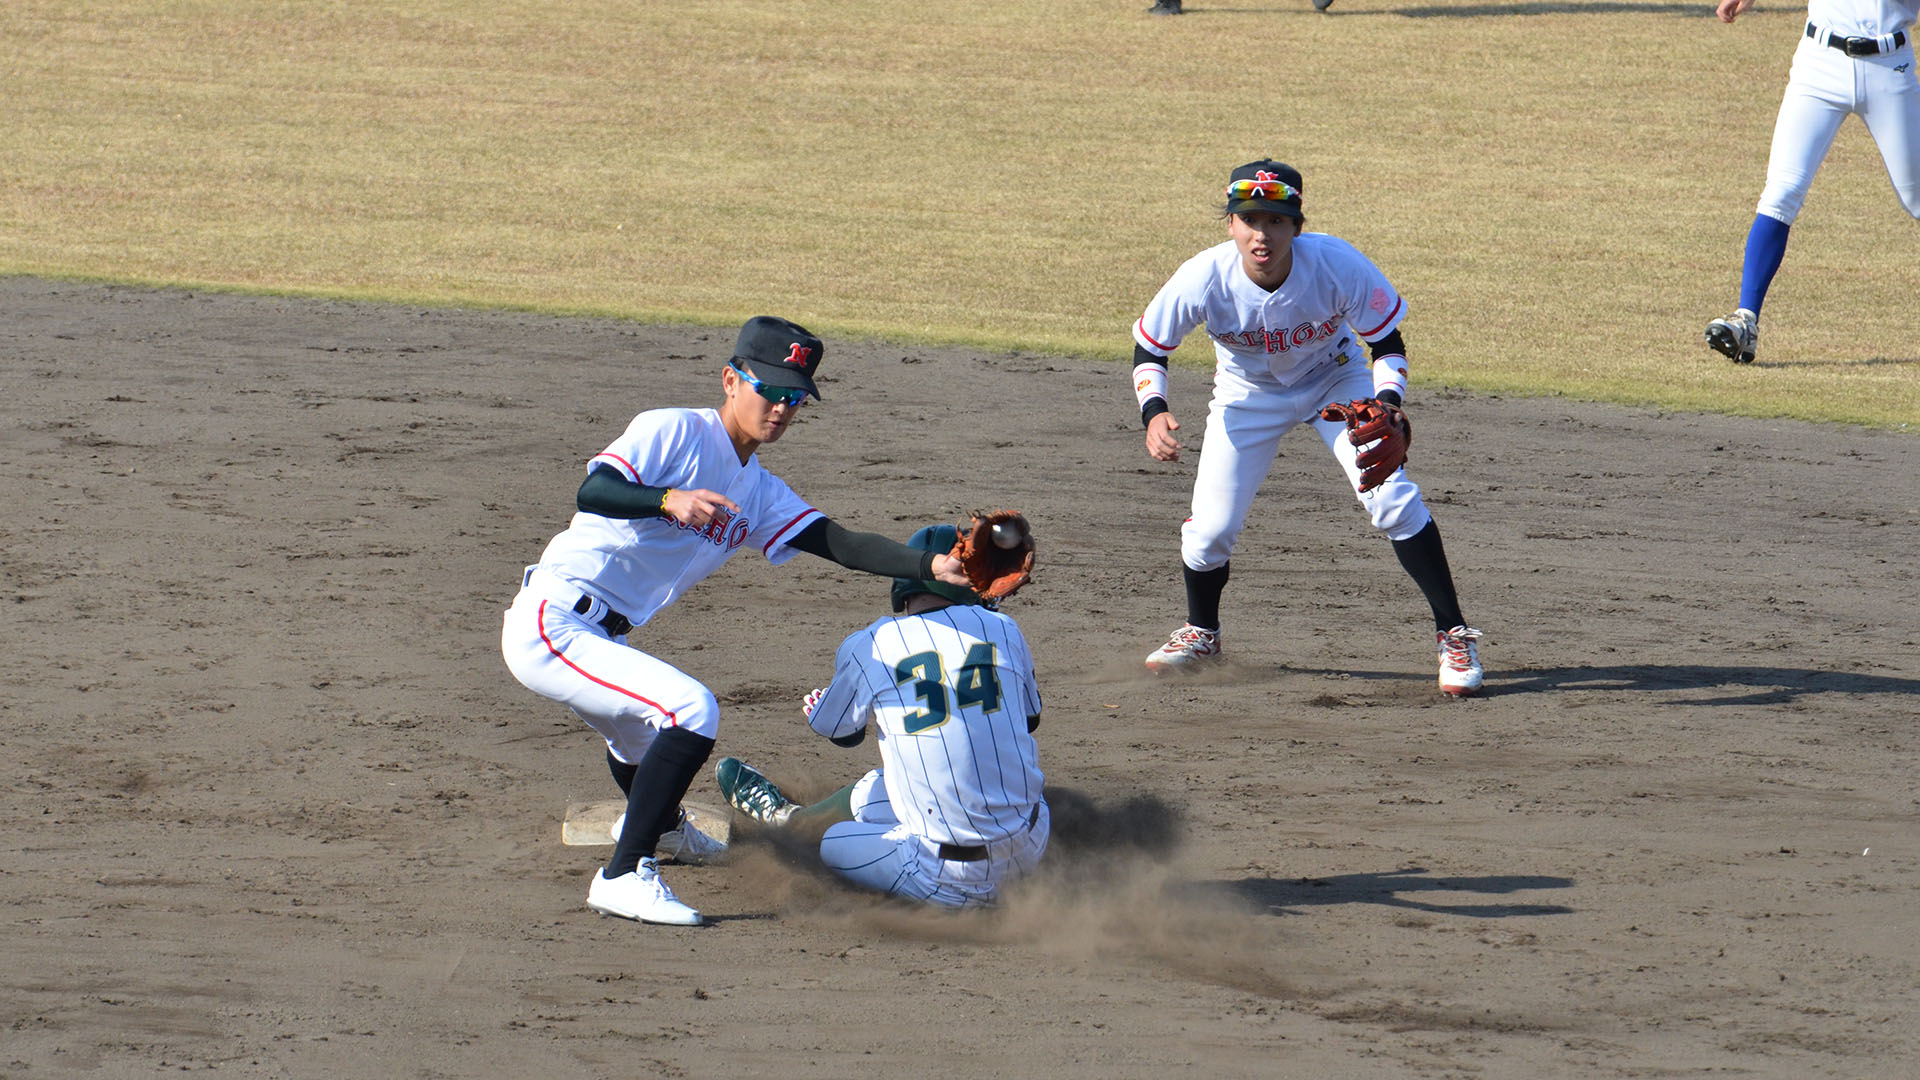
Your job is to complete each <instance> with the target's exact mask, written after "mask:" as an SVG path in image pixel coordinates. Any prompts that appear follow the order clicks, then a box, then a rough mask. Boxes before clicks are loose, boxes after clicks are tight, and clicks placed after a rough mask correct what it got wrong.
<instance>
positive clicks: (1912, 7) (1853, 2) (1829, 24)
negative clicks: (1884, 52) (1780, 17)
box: [1807, 0, 1920, 37]
mask: <svg viewBox="0 0 1920 1080" xmlns="http://www.w3.org/2000/svg"><path fill="white" fill-rule="evenodd" d="M1916 12H1920V0H1808V3H1807V21H1808V22H1811V23H1813V24H1814V25H1815V26H1818V27H1822V28H1824V29H1827V30H1831V31H1833V32H1834V33H1836V34H1839V35H1841V36H1842V37H1879V36H1880V35H1882V34H1891V33H1893V32H1894V31H1895V30H1905V29H1907V28H1908V27H1910V26H1912V25H1913V23H1914V19H1915V17H1916Z"/></svg>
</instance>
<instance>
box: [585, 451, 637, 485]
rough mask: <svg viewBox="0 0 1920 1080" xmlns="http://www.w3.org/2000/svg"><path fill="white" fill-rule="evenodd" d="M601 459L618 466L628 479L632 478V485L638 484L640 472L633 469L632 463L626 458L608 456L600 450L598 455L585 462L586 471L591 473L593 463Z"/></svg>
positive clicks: (615, 455) (613, 455)
mask: <svg viewBox="0 0 1920 1080" xmlns="http://www.w3.org/2000/svg"><path fill="white" fill-rule="evenodd" d="M601 458H605V459H607V460H608V461H611V462H614V463H616V464H618V465H619V466H620V468H621V469H622V470H624V471H625V472H626V474H627V475H628V476H629V477H632V478H633V482H634V483H636V484H637V483H639V482H640V470H638V469H636V468H634V467H633V463H632V462H630V461H628V460H627V459H626V458H623V457H621V456H620V455H618V454H609V453H607V452H606V451H604V450H602V451H601V452H600V453H598V454H595V455H593V457H592V458H591V459H589V460H588V461H587V471H588V472H592V471H593V463H594V462H595V461H599V460H600V459H601Z"/></svg>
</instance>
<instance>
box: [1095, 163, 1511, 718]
mask: <svg viewBox="0 0 1920 1080" xmlns="http://www.w3.org/2000/svg"><path fill="white" fill-rule="evenodd" d="M1226 194H1227V198H1226V204H1225V206H1224V208H1223V210H1222V213H1223V215H1224V216H1225V217H1226V220H1227V236H1228V239H1227V241H1226V242H1224V243H1221V244H1218V245H1216V246H1214V247H1211V248H1208V249H1207V250H1205V251H1202V252H1201V253H1200V254H1198V255H1195V256H1194V257H1193V258H1191V259H1188V260H1187V261H1186V263H1184V264H1183V265H1182V266H1181V267H1180V269H1179V270H1177V271H1175V272H1174V275H1173V277H1172V278H1170V279H1169V280H1168V281H1167V283H1166V284H1165V285H1164V286H1162V287H1161V289H1160V292H1159V294H1158V295H1156V296H1155V297H1154V298H1153V302H1152V303H1150V304H1148V305H1147V310H1146V313H1145V314H1143V315H1142V316H1141V317H1140V320H1139V321H1138V322H1137V323H1135V324H1134V328H1133V338H1134V351H1133V357H1134V367H1133V384H1134V393H1135V396H1136V397H1137V399H1138V401H1139V403H1140V419H1141V422H1142V423H1144V424H1145V425H1146V428H1147V437H1146V445H1147V452H1148V453H1149V454H1150V455H1152V457H1153V458H1154V460H1156V461H1178V460H1179V459H1180V451H1181V449H1182V448H1181V444H1180V441H1179V439H1178V437H1177V435H1176V432H1178V431H1179V430H1180V424H1179V422H1178V421H1176V420H1175V419H1174V416H1173V413H1172V411H1171V409H1170V407H1169V405H1168V403H1167V356H1168V354H1170V353H1171V352H1173V350H1174V348H1175V347H1177V346H1178V345H1179V344H1180V342H1181V339H1183V338H1185V337H1186V335H1187V333H1188V332H1189V331H1191V330H1193V329H1194V328H1195V327H1197V326H1200V325H1201V324H1203V323H1204V324H1205V325H1206V328H1207V335H1208V336H1209V337H1211V338H1212V339H1213V346H1214V353H1215V355H1216V357H1217V359H1218V363H1217V364H1216V366H1215V369H1214V379H1213V403H1212V405H1211V406H1210V408H1209V410H1208V413H1207V437H1206V442H1205V445H1204V446H1203V447H1202V449H1201V452H1200V467H1199V471H1198V473H1197V474H1196V475H1195V477H1194V482H1193V513H1192V516H1191V517H1189V518H1188V519H1187V522H1186V525H1185V526H1184V527H1183V528H1182V530H1181V535H1180V557H1181V561H1182V562H1183V563H1184V564H1185V565H1184V570H1185V576H1186V587H1187V621H1186V624H1185V625H1184V626H1181V627H1180V628H1179V629H1177V630H1175V631H1174V632H1173V635H1172V636H1171V637H1170V638H1168V639H1167V643H1166V644H1165V645H1162V646H1160V647H1159V648H1158V649H1156V650H1154V651H1153V653H1152V654H1150V655H1149V656H1148V657H1147V667H1148V668H1150V669H1152V670H1154V671H1156V672H1165V671H1171V670H1178V669H1192V668H1194V667H1197V666H1199V665H1202V664H1206V663H1209V662H1212V661H1216V660H1218V659H1219V658H1220V655H1221V651H1220V650H1221V645H1220V596H1221V593H1222V592H1223V591H1224V590H1225V588H1226V584H1227V575H1228V561H1229V558H1230V557H1231V556H1232V554H1233V549H1234V545H1235V543H1236V542H1237V541H1238V540H1239V537H1240V530H1241V528H1242V527H1243V526H1244V525H1245V524H1246V520H1247V510H1248V508H1249V507H1250V506H1251V505H1252V503H1253V496H1254V492H1255V491H1257V490H1258V489H1259V487H1260V482H1261V481H1262V480H1264V479H1265V478H1266V475H1267V471H1268V470H1269V469H1271V468H1272V466H1273V459H1274V456H1275V454H1276V453H1277V452H1278V449H1279V444H1280V437H1281V436H1282V435H1284V434H1285V433H1286V432H1287V430H1288V429H1289V428H1291V427H1293V426H1294V425H1296V424H1302V423H1310V424H1312V425H1313V429H1314V433H1315V434H1317V435H1319V436H1320V440H1321V441H1322V442H1324V443H1326V445H1327V449H1328V450H1329V451H1331V452H1332V453H1333V456H1334V460H1336V461H1338V462H1339V463H1340V467H1341V468H1342V469H1344V470H1345V471H1346V474H1347V480H1348V482H1349V483H1350V484H1352V485H1353V489H1354V492H1355V493H1356V494H1357V495H1358V496H1359V499H1360V505H1361V506H1363V507H1364V508H1365V509H1366V511H1367V513H1368V515H1369V516H1370V517H1371V518H1372V520H1373V524H1374V527H1375V528H1377V529H1380V530H1381V531H1383V532H1385V533H1386V534H1387V536H1388V538H1389V539H1391V540H1392V541H1393V550H1394V554H1396V555H1397V556H1399V559H1400V565H1401V566H1402V567H1404V568H1405V569H1406V571H1407V573H1408V574H1409V575H1411V576H1412V578H1413V580H1414V582H1415V583H1416V584H1417V585H1418V586H1419V587H1420V591H1421V592H1422V593H1424V594H1425V595H1426V598H1427V603H1428V605H1429V606H1430V607H1431V608H1432V609H1433V619H1434V638H1435V640H1436V641H1437V643H1438V646H1439V655H1440V689H1441V690H1443V691H1445V692H1446V693H1448V694H1453V695H1458V696H1464V695H1468V694H1472V693H1474V692H1475V691H1477V690H1479V689H1480V682H1481V667H1480V656H1479V649H1478V647H1477V645H1476V642H1477V640H1478V639H1479V637H1480V631H1478V630H1475V629H1473V628H1471V627H1469V626H1468V625H1467V624H1466V619H1465V618H1464V617H1463V616H1462V615H1461V613H1460V601H1459V598H1458V597H1457V595H1456V594H1455V591H1454V586H1453V574H1452V571H1451V570H1449V569H1448V566H1447V555H1446V550H1445V548H1444V547H1443V546H1442V545H1441V542H1440V528H1439V526H1438V525H1436V524H1435V523H1434V520H1433V515H1432V514H1431V513H1429V512H1428V510H1427V506H1426V504H1425V502H1423V501H1422V500H1421V498H1420V489H1419V487H1418V486H1416V485H1415V484H1414V482H1413V481H1412V480H1410V479H1408V478H1407V474H1406V471H1405V469H1404V468H1403V467H1402V466H1403V464H1404V462H1405V461H1406V453H1407V446H1408V444H1409V442H1410V440H1411V436H1412V428H1411V425H1410V424H1409V423H1408V421H1407V418H1406V413H1405V412H1404V411H1403V410H1402V408H1401V400H1402V398H1403V397H1404V395H1405V394H1406V389H1407V358H1406V345H1405V343H1404V342H1403V341H1402V339H1401V336H1400V322H1401V320H1402V319H1403V318H1404V317H1405V315H1406V310H1407V309H1406V302H1405V301H1404V300H1402V299H1401V297H1400V294H1399V292H1398V291H1397V290H1396V289H1394V287H1393V285H1392V284H1391V283H1389V282H1388V281H1387V279H1386V277H1385V275H1383V274H1381V272H1380V271H1379V269H1377V268H1376V267H1375V266H1374V265H1373V263H1372V262H1370V261H1368V259H1367V257H1366V256H1364V255H1362V254H1360V252H1359V251H1357V250H1355V249H1354V247H1353V245H1351V244H1349V243H1347V242H1346V241H1344V240H1341V239H1338V238H1336V237H1333V236H1329V235H1326V234H1325V233H1310V232H1302V231H1301V229H1302V226H1303V225H1304V223H1305V220H1306V218H1305V215H1304V214H1303V213H1302V210H1301V206H1302V196H1301V179H1300V173H1299V172H1298V171H1297V170H1295V169H1294V168H1293V167H1292V166H1289V165H1283V164H1281V163H1279V162H1277V161H1270V160H1263V161H1254V162H1249V163H1247V164H1245V165H1242V166H1240V167H1239V168H1237V169H1235V170H1233V174H1232V176H1231V177H1230V178H1229V180H1228V183H1227V193H1226ZM1361 342H1365V343H1366V344H1367V347H1368V349H1369V350H1370V352H1371V362H1370V364H1369V362H1368V360H1367V358H1366V357H1365V356H1364V355H1363V354H1362V352H1361V348H1360V345H1361ZM1369 369H1371V370H1369Z"/></svg>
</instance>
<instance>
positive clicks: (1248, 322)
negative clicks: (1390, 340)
mask: <svg viewBox="0 0 1920 1080" xmlns="http://www.w3.org/2000/svg"><path fill="white" fill-rule="evenodd" d="M1406 313H1407V305H1406V302H1405V301H1404V300H1402V299H1401V298H1400V293H1399V291H1398V290H1396V289H1395V288H1394V287H1393V285H1392V283H1390V282H1388V281H1387V278H1386V275H1385V274H1382V273H1381V272H1380V270H1379V268H1377V267H1375V266H1374V265H1373V263H1372V262H1371V261H1369V260H1368V259H1367V257H1366V256H1365V255H1362V254H1360V252H1359V251H1358V250H1356V249H1355V248H1354V246H1353V245H1352V244H1349V243H1347V242H1346V241H1345V240H1342V239H1340V238H1339V237H1336V236H1329V235H1327V234H1325V233H1313V232H1309V233H1301V234H1300V235H1299V236H1297V237H1295V238H1294V240H1293V269H1292V271H1291V272H1290V273H1289V274H1288V275H1287V280H1286V282H1285V283H1284V284H1282V285H1281V286H1280V287H1279V288H1278V289H1275V290H1274V291H1273V292H1268V291H1267V290H1265V289H1263V288H1261V287H1260V286H1258V285H1255V284H1254V283H1253V281H1252V280H1251V279H1249V278H1248V277H1247V273H1246V271H1245V270H1244V269H1243V268H1242V267H1241V263H1240V251H1239V249H1238V248H1236V247H1235V246H1234V243H1233V241H1231V240H1228V241H1225V242H1223V243H1220V244H1217V245H1215V246H1214V247H1210V248H1208V249H1207V250H1205V251H1202V252H1201V253H1200V254H1198V255H1195V256H1194V257H1193V258H1191V259H1188V260H1187V261H1186V262H1185V263H1183V264H1181V266H1180V269H1178V270H1176V271H1174V274H1173V277H1171V278H1169V279H1168V280H1167V283H1166V284H1165V285H1163V286H1161V287H1160V292H1159V293H1158V294H1157V295H1155V296H1154V298H1153V302H1152V303H1150V304H1148V305H1147V310H1146V313H1145V314H1143V315H1141V316H1140V321H1139V322H1137V323H1135V324H1134V327H1133V338H1134V340H1135V341H1137V342H1139V344H1140V346H1141V347H1142V348H1144V349H1146V350H1147V351H1149V352H1151V353H1154V354H1155V355H1158V356H1166V355H1167V354H1168V353H1171V352H1172V351H1173V350H1174V348H1175V347H1176V346H1178V345H1179V344H1180V341H1181V339H1182V338H1184V337H1186V336H1187V333H1188V332H1189V331H1191V330H1193V329H1194V328H1195V327H1197V326H1199V325H1201V324H1203V323H1204V324H1205V325H1206V327H1207V336H1209V337H1211V338H1212V339H1213V345H1214V351H1215V353H1216V354H1217V355H1218V357H1219V368H1220V370H1223V371H1229V372H1232V373H1234V374H1236V375H1239V376H1241V377H1243V378H1246V379H1249V380H1251V381H1253V382H1256V383H1278V384H1279V385H1281V386H1292V385H1293V384H1294V383H1296V382H1298V381H1299V380H1300V379H1302V378H1304V377H1305V376H1306V375H1307V373H1308V372H1310V371H1313V370H1314V369H1316V368H1318V367H1320V366H1321V365H1322V364H1323V363H1325V362H1326V361H1329V360H1333V361H1337V362H1338V363H1341V364H1345V363H1347V362H1348V361H1350V360H1364V358H1365V354H1364V353H1363V352H1362V350H1361V348H1360V342H1361V341H1378V340H1380V339H1381V338H1383V337H1385V336H1386V335H1387V334H1389V333H1391V332H1392V331H1393V329H1394V328H1395V327H1397V326H1399V325H1400V320H1401V319H1403V318H1404V317H1405V316H1406ZM1356 337H1357V340H1356Z"/></svg>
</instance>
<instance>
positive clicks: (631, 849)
mask: <svg viewBox="0 0 1920 1080" xmlns="http://www.w3.org/2000/svg"><path fill="white" fill-rule="evenodd" d="M712 753H713V740H712V739H709V738H707V737H706V736H705V735H695V734H694V733H693V732H691V731H688V730H686V729H684V728H668V729H667V730H665V731H663V732H661V733H660V734H659V735H656V736H655V737H654V740H653V745H652V746H650V747H648V748H647V754H646V756H645V757H643V758H641V759H640V764H639V765H637V766H635V767H634V777H633V790H632V791H630V792H628V793H627V823H626V824H625V825H624V826H622V827H621V829H620V840H619V842H617V843H615V844H614V845H613V855H612V857H610V858H609V859H607V868H606V870H605V871H604V873H605V874H606V876H607V877H608V878H609V879H612V878H616V877H619V876H620V875H622V874H631V873H633V871H634V868H635V867H637V866H639V865H640V860H641V859H644V858H648V857H649V856H651V855H652V854H653V848H654V845H655V844H658V843H659V842H660V834H661V833H662V832H665V831H666V830H665V828H663V827H662V826H661V822H662V821H663V820H664V821H668V822H671V821H673V820H677V818H678V811H679V809H680V800H681V798H682V797H684V796H685V795H686V793H687V789H688V788H689V787H692V786H693V778H694V777H696V776H698V775H700V769H701V767H702V766H704V765H705V764H706V763H707V757H708V755H710V754H712ZM670 814H671V815H674V816H673V817H669V816H668V815H670Z"/></svg>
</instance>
